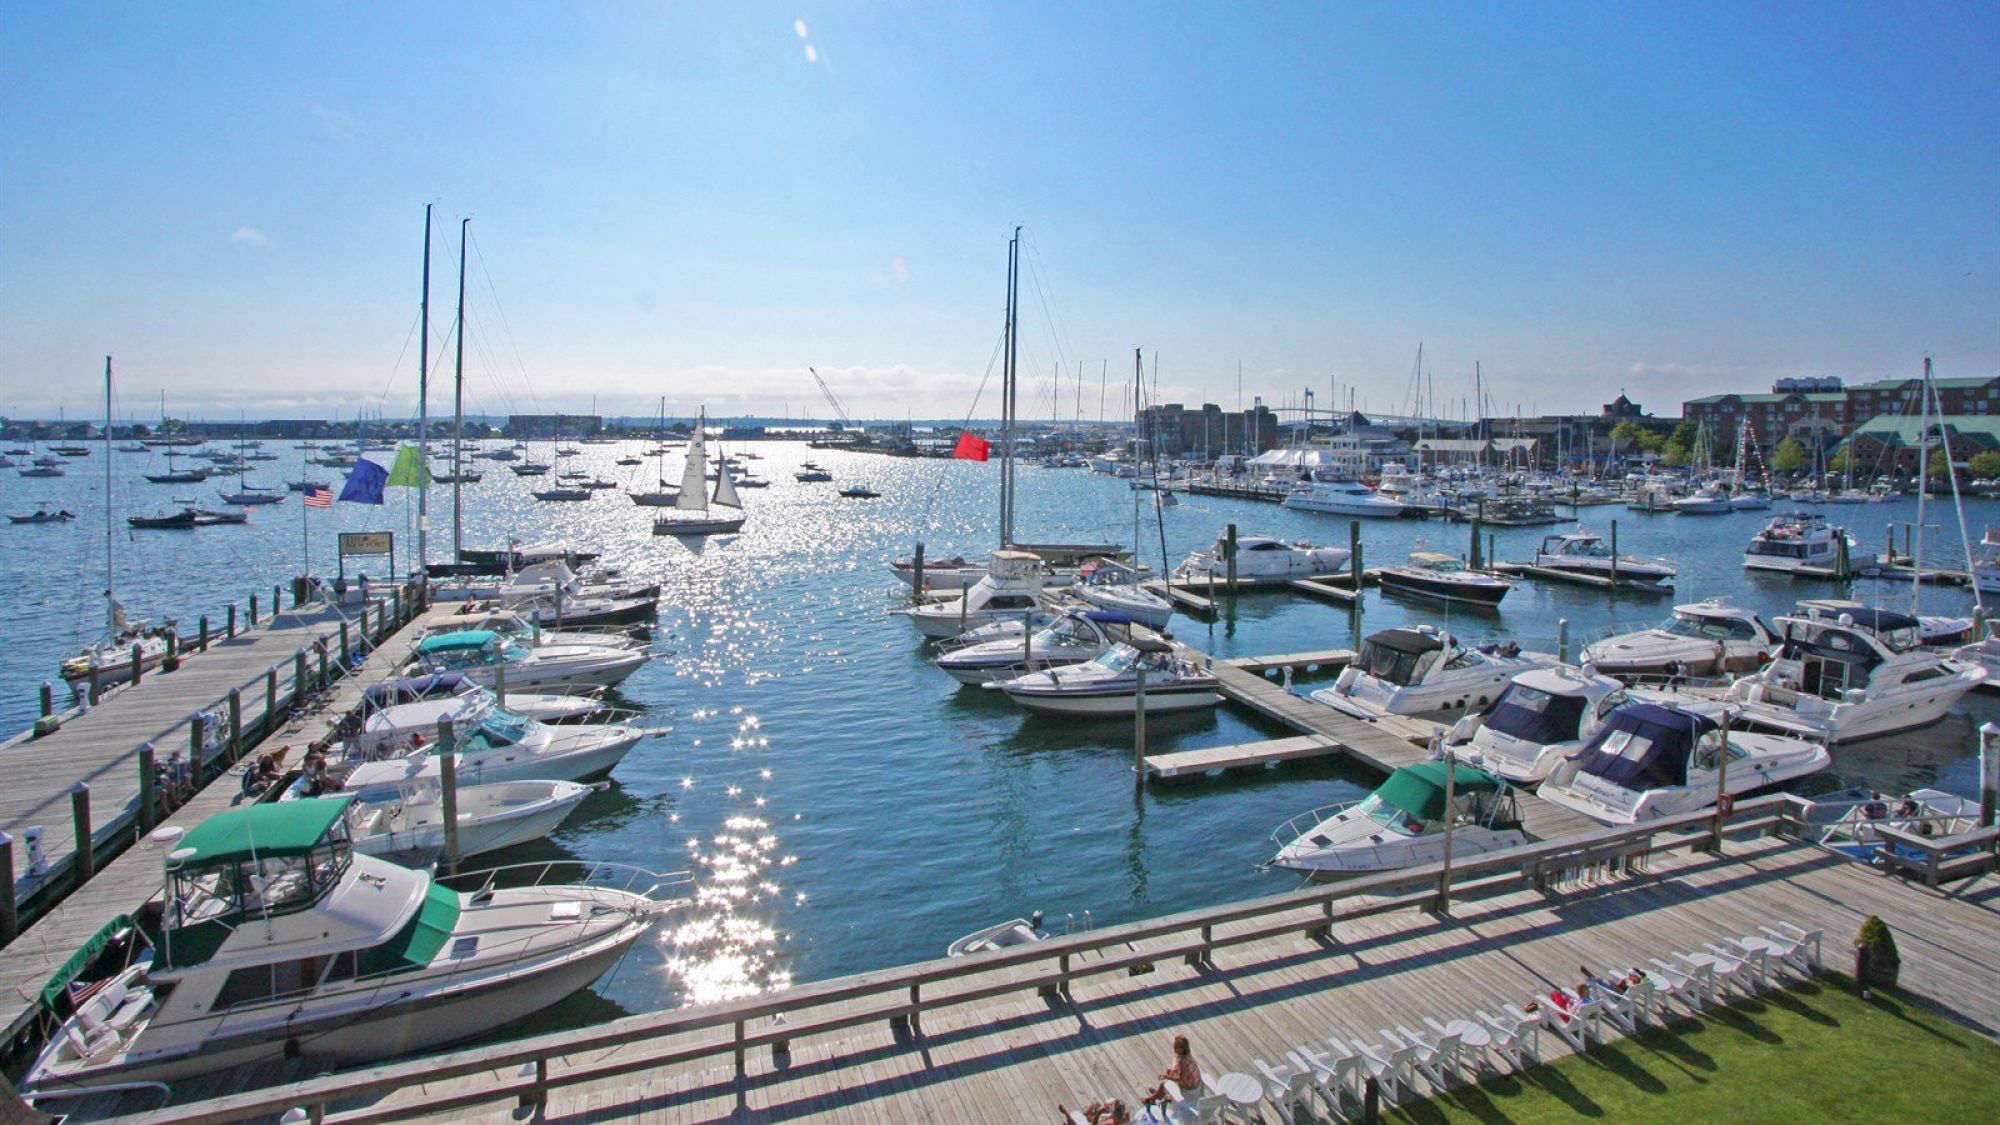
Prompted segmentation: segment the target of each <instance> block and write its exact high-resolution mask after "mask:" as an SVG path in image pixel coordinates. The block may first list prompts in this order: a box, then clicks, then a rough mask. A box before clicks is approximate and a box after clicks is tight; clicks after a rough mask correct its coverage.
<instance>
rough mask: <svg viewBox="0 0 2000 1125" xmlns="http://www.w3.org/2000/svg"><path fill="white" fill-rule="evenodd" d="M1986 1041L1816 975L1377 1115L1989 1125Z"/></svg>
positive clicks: (1991, 1075)
mask: <svg viewBox="0 0 2000 1125" xmlns="http://www.w3.org/2000/svg"><path fill="white" fill-rule="evenodd" d="M1996 1076H2000V1044H1996V1043H1994V1042H1992V1041H1990V1040H1988V1039H1985V1038H1982V1037H1981V1036H1980V1035H1979V1034H1977V1033H1976V1032H1973V1031H1970V1030H1968V1029H1966V1028H1963V1027H1960V1026H1959V1025H1957V1024H1954V1023H1950V1022H1947V1021H1946V1020H1944V1019H1942V1018H1940V1017H1938V1016H1936V1015H1934V1014H1932V1013H1931V1012H1929V1011H1927V1010H1925V1009H1923V1008H1921V1007H1919V1006H1918V1005H1917V1004H1915V1003H1914V1002H1912V1001H1910V1000H1908V999H1905V998H1903V997H1900V996H1897V995H1895V994H1893V993H1884V992H1882V991H1880V990H1877V991H1876V992H1875V993H1874V995H1873V997H1872V998H1871V999H1868V1000H1862V999H1861V998H1860V997H1858V996H1856V995H1855V994H1854V991H1853V987H1852V983H1851V981H1850V980H1849V979H1848V978H1846V977H1842V976H1838V975H1828V976H1824V977H1821V978H1820V979H1819V980H1818V981H1817V982H1814V983H1807V984H1801V985H1798V986H1795V987H1792V988H1788V989H1784V990H1781V991H1777V992H1773V993H1769V994H1767V995H1766V996H1764V997H1762V998H1760V999H1758V1000H1756V1001H1751V1002H1743V1003H1737V1004H1734V1005H1731V1006H1730V1007H1728V1008H1724V1009H1719V1010H1717V1011H1712V1012H1710V1013H1709V1014H1707V1015H1706V1016H1704V1017H1702V1018H1701V1019H1698V1020H1695V1019H1689V1020H1683V1021H1681V1022H1679V1023H1676V1024H1673V1025H1671V1026H1669V1027H1664V1028H1660V1027H1655V1028H1651V1029H1648V1030H1646V1031H1644V1032H1642V1033H1641V1034H1639V1035H1636V1036H1632V1037H1630V1038H1626V1039H1619V1040H1615V1041H1613V1042H1611V1043H1609V1044H1606V1045H1601V1046H1598V1047H1595V1048H1593V1049H1592V1050H1591V1051H1590V1052H1589V1053H1587V1054H1584V1055H1575V1056H1568V1057H1565V1058H1562V1059H1560V1060H1558V1061H1556V1062H1554V1063H1553V1064H1551V1065H1548V1066H1540V1067H1535V1068H1533V1069H1531V1070H1529V1071H1527V1072H1526V1073H1525V1074H1521V1075H1513V1074H1509V1075H1506V1076H1504V1077H1499V1078H1494V1077H1488V1078H1487V1079H1486V1080H1485V1081H1483V1082H1481V1083H1479V1084H1478V1085H1476V1086H1471V1087H1466V1088H1463V1089H1460V1090H1454V1091H1453V1092H1451V1093H1450V1094H1447V1095H1444V1096H1442V1097H1437V1098H1432V1099H1430V1100H1428V1101H1424V1102H1420V1103H1416V1104H1413V1105H1410V1106H1408V1107H1406V1108H1404V1109H1399V1110H1396V1111H1394V1112H1392V1113H1387V1114H1384V1116H1385V1117H1386V1118H1389V1119H1391V1120H1396V1121H1406V1122H1426V1123H1427V1122H1436V1121H1495V1122H1497V1121H1524V1122H1525V1121H1566V1120H1574V1119H1576V1118H1578V1117H1598V1118H1605V1119H1608V1120H1612V1121H1617V1122H1620V1123H1623V1122H1628V1121H1663V1122H1674V1123H1675V1125H1693V1123H1695V1122H1706V1121H1729V1122H1763V1121H1772V1122H1792V1121H1798V1122H1808V1121H1809V1122H1820V1121H1895V1120H1906V1121H1919V1122H1953V1121H1994V1120H2000V1079H1996Z"/></svg>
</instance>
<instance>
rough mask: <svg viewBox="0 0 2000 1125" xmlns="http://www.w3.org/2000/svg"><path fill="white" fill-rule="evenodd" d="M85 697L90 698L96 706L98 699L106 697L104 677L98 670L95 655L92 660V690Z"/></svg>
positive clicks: (91, 702)
mask: <svg viewBox="0 0 2000 1125" xmlns="http://www.w3.org/2000/svg"><path fill="white" fill-rule="evenodd" d="M84 698H85V699H87V700H89V701H90V704H91V705H92V706H96V705H97V701H98V700H100V699H103V698H104V677H103V676H102V675H101V674H99V672H98V670H97V658H96V657H95V655H93V656H92V657H91V660H90V692H89V694H87V695H85V696H84Z"/></svg>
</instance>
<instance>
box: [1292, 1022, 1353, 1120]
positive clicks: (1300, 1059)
mask: <svg viewBox="0 0 2000 1125" xmlns="http://www.w3.org/2000/svg"><path fill="white" fill-rule="evenodd" d="M1327 1042H1328V1044H1329V1045H1330V1046H1332V1047H1333V1048H1334V1050H1333V1051H1331V1052H1327V1053H1322V1052H1319V1051H1315V1050H1313V1049H1312V1048H1311V1047H1294V1048H1292V1053H1291V1060H1292V1065H1294V1066H1301V1065H1303V1066H1306V1067H1310V1068H1311V1070H1312V1076H1313V1084H1314V1085H1315V1086H1317V1087H1318V1088H1319V1096H1320V1098H1321V1099H1323V1100H1324V1101H1325V1102H1326V1105H1327V1108H1328V1109H1329V1110H1331V1111H1332V1112H1333V1114H1334V1115H1335V1116H1341V1115H1344V1114H1345V1113H1346V1112H1347V1108H1346V1107H1347V1103H1348V1102H1350V1101H1351V1102H1353V1103H1354V1105H1355V1106H1357V1107H1359V1106H1360V1105H1361V1095H1362V1090H1361V1057H1360V1056H1359V1055H1356V1054H1355V1053H1354V1052H1352V1051H1350V1050H1348V1049H1347V1045H1346V1044H1345V1043H1342V1042H1341V1041H1340V1040H1338V1039H1329V1040H1328V1041H1327Z"/></svg>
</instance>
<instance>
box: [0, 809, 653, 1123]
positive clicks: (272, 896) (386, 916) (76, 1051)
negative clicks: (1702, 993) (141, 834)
mask: <svg viewBox="0 0 2000 1125" xmlns="http://www.w3.org/2000/svg"><path fill="white" fill-rule="evenodd" d="M349 804H350V799H348V798H327V799H320V800H311V801H285V802H274V803H266V804H255V805H249V806H246V807H243V808H237V809H230V810H227V811H224V812H220V813H217V814H216V815H214V816H212V817H210V818H208V819H207V820H205V821H203V822H202V823H201V824H199V825H197V826H195V828H194V829H193V830H191V831H189V832H187V833H186V835H185V836H181V835H180V830H179V829H178V828H168V829H163V830H161V831H160V832H158V833H155V835H154V838H155V840H156V841H158V842H159V843H160V845H161V846H162V847H166V848H170V849H171V850H170V851H169V852H168V854H167V857H166V863H165V884H166V887H165V894H164V896H163V900H156V901H155V902H154V903H151V904H148V906H147V907H146V908H144V909H142V911H141V912H140V915H139V918H138V920H137V928H138V929H139V931H140V932H141V933H142V934H143V935H144V941H145V945H146V946H147V949H146V950H145V951H144V952H141V953H140V954H139V955H138V959H137V960H136V962H135V963H134V964H132V965H131V966H130V967H129V968H124V969H122V970H121V971H118V972H116V973H115V974H114V975H111V976H109V977H107V978H105V979H102V980H100V981H96V982H92V987H88V988H84V989H81V990H72V989H71V988H70V984H71V983H72V982H73V981H75V979H76V978H75V976H74V972H71V973H68V974H62V975H59V976H58V978H57V981H56V982H51V983H52V986H53V987H56V988H57V991H58V992H61V993H68V994H70V995H72V996H77V997H80V999H78V1000H76V1001H75V1003H76V1004H77V1007H76V1008H75V1010H74V1013H73V1014H72V1015H70V1016H69V1018H68V1019H66V1020H64V1021H63V1023H62V1025H61V1026H60V1027H58V1028H57V1029H56V1031H55V1032H54V1034H53V1035H52V1036H51V1038H50V1039H49V1042H48V1046H47V1047H46V1048H44V1049H43V1051H42V1052H41V1054H40V1056H39V1057H38V1058H37V1059H36V1060H35V1062H34V1064H33V1066H31V1067H30V1068H29V1069H28V1072H27V1075H26V1078H25V1080H24V1082H23V1086H24V1087H25V1088H26V1089H29V1090H33V1091H51V1090H62V1089H71V1088H76V1087H89V1086H109V1085H114V1084H129V1083H139V1082H173V1081H178V1080H180V1079H184V1078H189V1077H193V1076H196V1075H201V1074H208V1073H212V1072H216V1071H226V1070H232V1069H240V1068H244V1067H250V1066H254V1065H258V1064H265V1063H277V1062H280V1061H282V1060H285V1059H288V1058H291V1057H293V1056H300V1057H303V1058H304V1059H306V1060H308V1061H309V1062H310V1063H312V1064H315V1065H317V1066H320V1067H335V1066H349V1065H354V1064H357V1063H364V1062H369V1061H373V1060H377V1059H382V1058H402V1057H407V1056H410V1055H413V1054H416V1053H418V1052H421V1051H425V1050H429V1049H431V1048H434V1047H438V1046H442V1045H444V1044H447V1043H452V1042H457V1041H460V1040H464V1039H470V1038H474V1037H477V1036H480V1035H484V1034H487V1033H489V1032H492V1031H495V1030H498V1029H500V1028H503V1027H508V1026H516V1025H518V1024H519V1023H520V1021H521V1020H522V1019H524V1018H526V1017H527V1016H528V1015H530V1014H531V1013H534V1012H536V1011H539V1010H541V1009H543V1008H546V1007H548V1006H550V1005H552V1004H554V1003H556V1002H558V1001H560V1000H562V999H564V998H566V997H568V996H570V995H571V994H573V993H575V992H576V991H578V990H579V989H581V988H583V987H585V986H587V985H588V984H590V982H591V981H593V980H595V979H597V978H598V977H599V976H601V975H603V973H604V972H605V971H606V970H608V969H609V968H611V966H613V965H614V964H616V963H617V962H618V960H619V959H620V958H621V957H623V956H624V954H625V951H626V950H627V949H629V948H631V946H632V944H633V943H634V942H636V941H638V940H639V938H640V937H641V936H642V935H644V934H646V933H647V932H648V931H649V930H650V928H651V925H652V922H653V920H654V918H655V917H656V916H658V915H659V914H660V913H662V912H663V911H665V910H666V909H667V908H668V906H669V902H668V901H666V900H665V898H664V897H656V896H663V894H664V893H668V892H670V891H671V890H678V889H680V888H681V887H684V886H685V884H686V882H687V880H686V877H685V876H677V877H667V876H656V875H651V874H650V873H640V872H636V871H632V872H631V874H630V876H628V878H627V880H626V885H625V886H622V887H621V886H615V885H607V883H609V882H612V880H607V879H603V878H593V879H589V880H587V881H586V882H585V883H583V884H578V885H567V886H565V885H553V884H544V883H535V884H532V885H526V886H522V885H514V884H515V883H518V882H519V880H509V881H504V882H503V881H501V880H498V879H494V880H492V881H489V882H488V884H487V885H486V886H484V887H482V888H481V889H480V890H479V891H478V892H477V893H472V894H467V893H463V892H459V891H455V890H452V889H450V888H448V887H446V886H444V885H442V884H440V883H438V882H436V881H435V880H434V879H433V878H432V876H431V875H430V874H429V873H428V872H426V871H422V870H417V869H413V868H409V867H403V866H399V865H397V864H394V863H389V862H386V861H384V860H380V859H377V858H375V857H373V856H369V855H364V854H356V851H355V847H354V841H353V838H352V837H351V836H350V835H349V830H348V806H349ZM609 873H610V872H609V869H608V868H604V869H601V870H593V871H591V872H590V873H589V874H590V875H592V876H600V875H601V874H609ZM631 887H636V888H638V889H637V890H634V889H628V888H631Z"/></svg>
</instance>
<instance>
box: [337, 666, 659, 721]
mask: <svg viewBox="0 0 2000 1125" xmlns="http://www.w3.org/2000/svg"><path fill="white" fill-rule="evenodd" d="M448 697H449V698H457V699H470V700H473V701H476V702H489V701H493V700H495V699H497V697H496V696H495V695H494V694H493V693H492V692H491V691H488V690H487V689H485V688H483V687H480V686H479V685H478V684H476V683H473V682H472V681H471V680H469V679H466V678H465V677H464V676H461V675H459V674H458V673H456V672H434V673H431V674H429V675H424V676H406V677H401V678H398V679H393V680H384V681H382V682H381V683H379V684H371V685H369V686H368V687H367V688H366V689H365V690H363V691H362V693H361V703H360V705H359V708H358V711H357V715H358V717H359V718H360V719H362V720H366V719H367V718H368V717H369V716H371V715H373V714H375V713H376V712H378V711H381V710H383V709H385V708H389V707H398V706H401V705H402V704H405V703H419V702H422V701H423V700H426V699H444V698H448ZM506 709H507V710H508V711H510V712H512V713H513V714H516V715H521V716H524V717H526V718H530V719H534V720H537V721H538V722H544V723H574V722H580V721H582V720H584V719H593V718H595V719H603V718H604V717H605V716H607V715H611V714H615V713H618V712H620V711H624V710H625V709H623V708H618V707H613V706H612V705H610V704H608V703H606V702H604V699H603V697H602V695H601V694H599V693H596V692H583V691H579V692H574V693H565V694H550V693H546V692H526V691H515V690H513V689H512V688H509V689H508V690H507V702H506ZM626 713H628V714H629V713H633V712H629V711H627V712H626Z"/></svg>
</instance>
